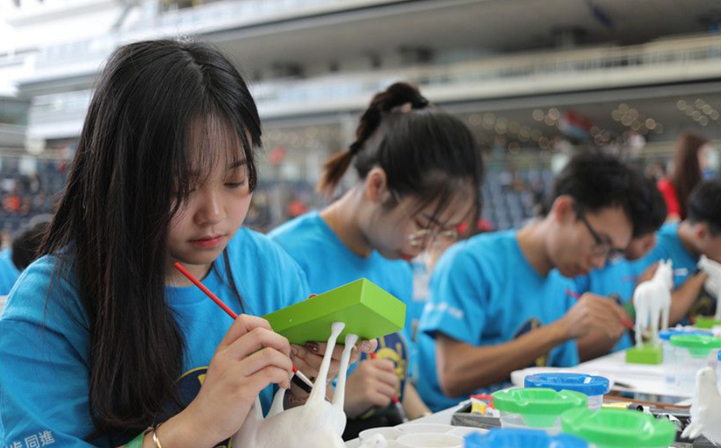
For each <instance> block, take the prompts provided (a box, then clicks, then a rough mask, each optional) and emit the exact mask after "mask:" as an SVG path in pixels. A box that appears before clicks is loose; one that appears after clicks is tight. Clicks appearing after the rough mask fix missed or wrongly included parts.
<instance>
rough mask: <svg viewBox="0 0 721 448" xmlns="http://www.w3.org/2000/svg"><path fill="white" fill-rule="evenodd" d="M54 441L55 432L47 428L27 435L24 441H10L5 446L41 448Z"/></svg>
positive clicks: (11, 447)
mask: <svg viewBox="0 0 721 448" xmlns="http://www.w3.org/2000/svg"><path fill="white" fill-rule="evenodd" d="M54 443H55V437H54V436H53V432H52V431H48V430H45V431H41V432H39V433H37V434H32V435H30V436H27V437H25V438H24V439H23V441H19V440H17V441H15V442H12V443H10V445H3V448H41V447H44V446H48V445H52V444H54Z"/></svg>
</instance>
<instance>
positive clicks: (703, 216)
mask: <svg viewBox="0 0 721 448" xmlns="http://www.w3.org/2000/svg"><path fill="white" fill-rule="evenodd" d="M686 214H687V218H686V219H688V220H689V221H690V222H692V223H704V224H707V225H708V227H709V230H710V231H711V234H712V235H718V234H719V233H721V180H719V179H713V180H705V181H702V182H701V183H699V184H698V185H696V188H694V189H693V191H691V195H690V196H689V197H688V210H686Z"/></svg>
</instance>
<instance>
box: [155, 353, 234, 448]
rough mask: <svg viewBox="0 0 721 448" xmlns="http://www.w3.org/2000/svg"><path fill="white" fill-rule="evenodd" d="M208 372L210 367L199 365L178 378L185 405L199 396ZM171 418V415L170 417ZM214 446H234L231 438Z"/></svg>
mask: <svg viewBox="0 0 721 448" xmlns="http://www.w3.org/2000/svg"><path fill="white" fill-rule="evenodd" d="M207 373H208V367H207V366H205V367H197V368H195V369H192V370H189V371H187V372H185V373H184V374H183V375H182V376H181V377H180V379H178V383H177V388H178V399H179V401H180V403H181V404H182V405H183V407H185V406H187V405H189V404H190V402H191V401H193V400H194V399H195V397H196V396H198V393H199V392H200V386H202V385H203V382H204V381H205V375H206V374H207ZM168 418H169V417H168ZM214 448H232V444H231V441H230V439H228V440H226V441H224V442H221V443H219V444H218V445H215V447H214Z"/></svg>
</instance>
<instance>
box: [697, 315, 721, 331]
mask: <svg viewBox="0 0 721 448" xmlns="http://www.w3.org/2000/svg"><path fill="white" fill-rule="evenodd" d="M716 325H721V320H715V319H714V318H713V317H705V316H698V317H697V318H696V327H697V328H703V329H707V330H711V329H713V327H715V326H716Z"/></svg>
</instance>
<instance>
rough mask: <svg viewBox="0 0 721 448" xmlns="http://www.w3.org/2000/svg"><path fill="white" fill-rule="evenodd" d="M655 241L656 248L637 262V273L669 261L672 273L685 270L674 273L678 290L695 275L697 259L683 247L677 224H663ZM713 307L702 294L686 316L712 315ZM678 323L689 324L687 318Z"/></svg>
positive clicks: (709, 300)
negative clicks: (671, 262)
mask: <svg viewBox="0 0 721 448" xmlns="http://www.w3.org/2000/svg"><path fill="white" fill-rule="evenodd" d="M656 240H657V243H656V247H654V248H653V250H652V251H651V252H650V253H649V254H648V255H646V256H645V257H643V258H642V259H641V260H639V261H638V262H637V263H638V269H639V272H643V270H645V269H646V268H648V267H649V266H651V265H652V264H653V263H656V262H658V261H660V260H669V259H670V260H672V261H673V269H674V271H677V272H678V270H679V269H681V270H685V273H674V289H678V288H679V287H680V286H681V285H683V284H684V283H685V282H686V280H688V279H689V278H691V277H692V276H693V275H694V274H695V273H696V270H697V264H698V258H697V257H696V256H694V255H693V254H692V253H691V252H689V251H688V249H686V247H684V245H683V243H682V242H681V237H680V236H679V235H678V223H676V222H674V223H668V224H664V226H663V227H661V229H660V230H659V231H658V232H657V233H656ZM713 306H714V303H713V300H711V298H710V297H708V296H706V295H705V294H703V293H702V294H700V295H699V297H698V299H697V300H696V302H695V303H694V304H693V305H692V306H691V308H690V309H689V312H688V316H695V315H698V314H705V315H708V314H713V310H712V308H713ZM679 323H681V324H689V323H690V321H689V319H688V318H684V319H682V320H681V322H679Z"/></svg>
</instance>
